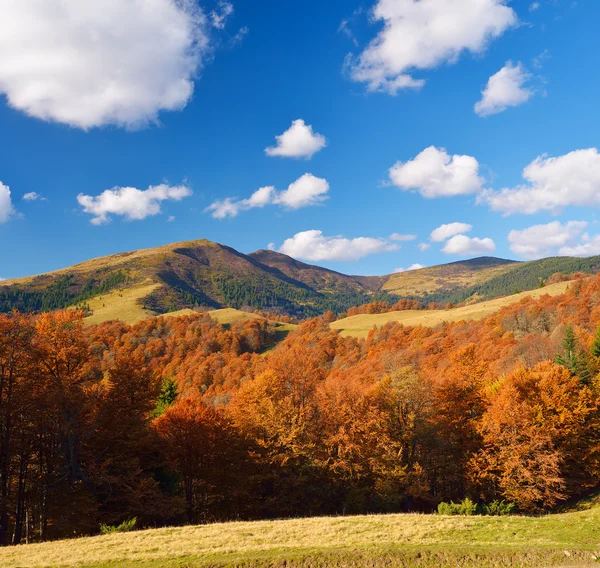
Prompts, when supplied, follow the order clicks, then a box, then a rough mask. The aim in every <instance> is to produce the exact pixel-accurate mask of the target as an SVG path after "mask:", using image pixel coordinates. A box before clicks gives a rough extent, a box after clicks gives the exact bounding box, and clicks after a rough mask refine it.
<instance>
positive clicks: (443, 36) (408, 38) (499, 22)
mask: <svg viewBox="0 0 600 568" xmlns="http://www.w3.org/2000/svg"><path fill="white" fill-rule="evenodd" d="M506 4H507V1H506V0H460V1H457V0H378V2H377V4H376V5H375V7H374V8H373V11H372V19H373V20H374V21H375V22H383V29H382V30H381V32H379V34H378V35H377V37H376V38H375V39H373V41H371V43H370V44H369V45H368V46H367V48H366V49H365V50H364V51H363V52H362V53H361V54H360V55H359V56H358V57H357V58H356V59H352V60H350V61H349V63H348V64H349V68H350V74H351V77H352V79H353V80H355V81H359V82H362V83H366V84H367V88H368V89H369V90H371V91H385V92H388V93H390V94H396V93H397V92H398V91H399V90H400V89H408V88H412V89H415V88H420V87H422V86H423V85H424V83H425V81H424V80H423V79H415V78H414V77H413V73H414V71H416V70H422V69H432V68H434V67H437V66H439V65H441V64H443V63H455V62H456V61H457V60H458V59H459V57H460V55H461V54H462V53H463V52H465V51H468V52H471V53H480V52H482V51H483V50H484V49H485V48H486V46H487V44H488V42H489V41H490V40H492V39H494V38H497V37H499V36H500V35H502V34H503V33H504V32H505V31H506V30H507V29H509V28H510V27H511V26H514V25H515V24H516V23H517V15H516V13H515V12H514V10H513V9H512V8H510V7H509V6H507V5H506Z"/></svg>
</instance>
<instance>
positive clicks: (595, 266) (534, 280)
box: [414, 256, 600, 305]
mask: <svg viewBox="0 0 600 568" xmlns="http://www.w3.org/2000/svg"><path fill="white" fill-rule="evenodd" d="M599 271H600V256H593V257H590V258H570V257H552V258H544V259H541V260H535V261H531V262H524V263H520V264H518V265H517V266H516V267H515V268H513V269H511V270H510V271H509V272H506V273H504V274H499V275H498V276H494V277H493V278H491V279H490V280H488V281H487V282H484V283H483V284H477V285H475V286H469V287H467V288H460V289H452V290H444V291H441V292H434V293H430V294H424V295H422V296H418V297H416V296H415V298H414V299H416V300H419V301H421V302H423V303H424V304H426V305H427V304H429V303H431V302H434V303H438V304H446V303H451V304H453V305H456V304H460V303H462V302H464V301H466V300H468V299H469V298H473V297H475V298H478V299H480V300H489V299H492V298H498V297H501V296H510V295H511V294H514V293H516V292H524V291H528V290H534V289H536V288H539V287H540V286H543V285H544V284H545V283H549V282H550V281H551V280H550V279H551V278H552V277H553V276H554V275H559V274H562V275H575V274H578V273H579V274H596V273H597V272H599Z"/></svg>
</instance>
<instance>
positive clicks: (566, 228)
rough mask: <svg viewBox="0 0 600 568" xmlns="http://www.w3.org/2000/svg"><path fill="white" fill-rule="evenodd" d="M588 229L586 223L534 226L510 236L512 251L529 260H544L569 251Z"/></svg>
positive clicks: (554, 222)
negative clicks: (557, 252) (557, 253)
mask: <svg viewBox="0 0 600 568" xmlns="http://www.w3.org/2000/svg"><path fill="white" fill-rule="evenodd" d="M586 227H587V223H586V222H585V221H568V222H567V223H565V224H564V225H563V224H562V223H559V222H558V221H553V222H552V223H548V224H546V225H534V226H532V227H527V228H526V229H522V230H513V231H511V232H510V233H509V234H508V242H509V243H510V250H511V251H513V252H514V253H515V254H518V255H519V256H521V257H523V258H527V259H536V258H542V257H544V256H550V255H551V254H555V253H556V251H557V249H560V251H561V252H559V254H564V253H563V252H562V251H564V250H567V249H569V247H571V246H572V245H574V244H575V243H576V241H577V240H578V237H579V236H580V235H581V233H582V232H583V231H584V229H585V228H586ZM573 256H581V255H575V254H574V255H573Z"/></svg>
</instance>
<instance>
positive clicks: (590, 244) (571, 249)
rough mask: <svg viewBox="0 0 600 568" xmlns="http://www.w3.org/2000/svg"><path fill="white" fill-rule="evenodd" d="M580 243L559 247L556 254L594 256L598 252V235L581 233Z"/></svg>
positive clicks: (599, 245)
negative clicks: (591, 235)
mask: <svg viewBox="0 0 600 568" xmlns="http://www.w3.org/2000/svg"><path fill="white" fill-rule="evenodd" d="M581 241H582V242H581V243H580V244H576V245H567V246H564V247H561V248H560V250H559V251H558V254H560V255H561V256H595V255H598V254H600V235H594V236H593V237H590V235H588V234H587V233H586V234H583V235H582V237H581Z"/></svg>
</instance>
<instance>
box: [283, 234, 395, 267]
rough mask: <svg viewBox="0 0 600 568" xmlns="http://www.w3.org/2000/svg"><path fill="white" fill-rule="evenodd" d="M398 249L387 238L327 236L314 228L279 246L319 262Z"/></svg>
mask: <svg viewBox="0 0 600 568" xmlns="http://www.w3.org/2000/svg"><path fill="white" fill-rule="evenodd" d="M397 249H398V245H396V244H393V243H390V242H389V241H387V240H386V239H376V238H372V237H357V238H355V239H347V238H345V237H342V236H337V237H326V236H324V235H323V232H322V231H317V230H312V231H303V232H301V233H296V234H295V235H294V236H293V237H291V238H289V239H286V240H285V242H284V243H283V245H281V247H280V248H279V252H281V253H283V254H287V255H289V256H291V257H293V258H301V259H303V260H310V261H314V262H319V261H324V260H339V261H349V260H358V259H359V258H363V257H365V256H368V255H371V254H378V253H382V252H388V251H393V250H397Z"/></svg>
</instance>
